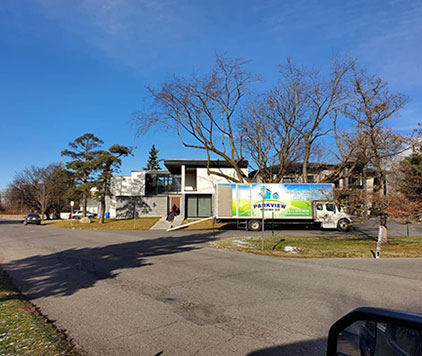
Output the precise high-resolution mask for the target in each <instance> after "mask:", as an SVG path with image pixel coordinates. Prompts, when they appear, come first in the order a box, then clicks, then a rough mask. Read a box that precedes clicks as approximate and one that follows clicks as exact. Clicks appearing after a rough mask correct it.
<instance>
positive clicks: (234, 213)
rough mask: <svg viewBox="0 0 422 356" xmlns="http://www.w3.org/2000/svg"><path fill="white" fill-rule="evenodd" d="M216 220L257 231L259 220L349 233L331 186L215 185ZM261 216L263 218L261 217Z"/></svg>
mask: <svg viewBox="0 0 422 356" xmlns="http://www.w3.org/2000/svg"><path fill="white" fill-rule="evenodd" d="M216 191H217V194H216V206H217V209H216V211H217V216H216V218H217V220H218V221H220V222H237V223H238V225H240V226H242V225H243V226H246V227H247V228H248V229H249V230H256V231H257V230H260V229H261V228H262V218H263V217H264V220H267V221H268V220H269V219H271V220H272V219H274V221H275V222H278V223H306V224H310V223H312V224H314V223H315V224H320V226H321V227H322V228H327V229H329V228H337V229H339V230H341V231H346V230H348V228H349V226H350V223H351V218H350V216H349V215H348V214H346V213H345V212H344V211H343V209H341V208H340V207H339V206H338V205H337V204H336V203H335V202H334V201H333V185H332V184H314V183H306V184H288V183H284V184H260V183H256V184H218V185H217V189H216ZM263 215H264V216H263Z"/></svg>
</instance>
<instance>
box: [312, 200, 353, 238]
mask: <svg viewBox="0 0 422 356" xmlns="http://www.w3.org/2000/svg"><path fill="white" fill-rule="evenodd" d="M312 212H313V215H314V216H313V218H314V221H315V222H319V223H321V227H322V228H323V229H338V230H340V231H347V230H348V229H349V227H350V224H351V223H352V218H351V217H350V215H349V214H346V213H345V212H344V211H343V209H342V208H340V207H339V206H338V205H337V204H336V203H335V202H333V201H329V200H314V201H312Z"/></svg>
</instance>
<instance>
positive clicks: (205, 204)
mask: <svg viewBox="0 0 422 356" xmlns="http://www.w3.org/2000/svg"><path fill="white" fill-rule="evenodd" d="M211 215H212V207H211V195H208V194H207V195H191V194H189V195H186V217H187V218H207V217H209V216H211Z"/></svg>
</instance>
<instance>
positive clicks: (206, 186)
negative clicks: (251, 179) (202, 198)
mask: <svg viewBox="0 0 422 356" xmlns="http://www.w3.org/2000/svg"><path fill="white" fill-rule="evenodd" d="M211 171H217V172H220V173H223V174H226V175H227V176H230V177H237V174H236V171H235V170H234V169H233V168H212V169H211ZM242 171H243V172H244V173H245V174H246V175H247V174H248V169H247V168H244V169H242ZM217 183H230V182H229V181H227V179H225V178H223V177H219V176H217V175H214V174H211V175H208V173H207V169H206V168H197V170H196V187H197V189H196V190H197V192H198V193H209V194H214V193H215V185H216V184H217Z"/></svg>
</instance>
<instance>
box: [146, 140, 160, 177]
mask: <svg viewBox="0 0 422 356" xmlns="http://www.w3.org/2000/svg"><path fill="white" fill-rule="evenodd" d="M144 169H146V170H148V171H158V170H160V169H161V167H160V160H159V159H158V150H157V149H156V148H155V145H152V147H151V150H150V151H149V157H148V161H147V166H146V167H145V168H144Z"/></svg>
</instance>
